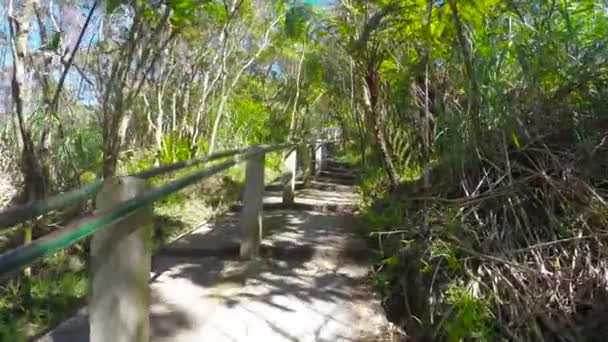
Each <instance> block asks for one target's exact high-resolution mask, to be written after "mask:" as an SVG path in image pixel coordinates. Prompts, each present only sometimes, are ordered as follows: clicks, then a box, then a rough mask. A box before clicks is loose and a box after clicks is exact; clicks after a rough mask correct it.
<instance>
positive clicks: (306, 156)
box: [298, 144, 312, 187]
mask: <svg viewBox="0 0 608 342" xmlns="http://www.w3.org/2000/svg"><path fill="white" fill-rule="evenodd" d="M298 149H299V151H298V155H299V157H300V160H301V162H302V182H303V183H304V187H307V186H308V185H310V181H311V178H312V157H311V155H312V153H311V152H312V150H311V148H310V146H309V145H308V144H302V145H300V146H298Z"/></svg>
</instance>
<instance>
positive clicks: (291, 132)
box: [289, 46, 306, 139]
mask: <svg viewBox="0 0 608 342" xmlns="http://www.w3.org/2000/svg"><path fill="white" fill-rule="evenodd" d="M305 51H306V48H305V46H303V47H302V53H301V54H300V61H299V62H298V71H297V72H296V95H295V98H294V100H293V109H292V111H291V122H290V123H289V138H290V139H294V138H295V136H296V114H297V112H298V101H299V99H300V78H301V76H302V64H304V56H305Z"/></svg>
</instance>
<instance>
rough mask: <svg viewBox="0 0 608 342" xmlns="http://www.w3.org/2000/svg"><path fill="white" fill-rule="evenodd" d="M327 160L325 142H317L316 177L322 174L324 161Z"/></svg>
mask: <svg viewBox="0 0 608 342" xmlns="http://www.w3.org/2000/svg"><path fill="white" fill-rule="evenodd" d="M324 162H325V144H324V143H317V144H316V145H315V178H318V177H319V176H320V175H321V171H322V170H323V166H324V165H323V163H324Z"/></svg>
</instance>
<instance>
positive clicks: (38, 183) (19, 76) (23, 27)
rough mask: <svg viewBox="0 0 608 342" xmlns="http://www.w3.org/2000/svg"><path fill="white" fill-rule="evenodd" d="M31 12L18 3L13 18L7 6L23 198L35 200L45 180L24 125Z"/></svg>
mask: <svg viewBox="0 0 608 342" xmlns="http://www.w3.org/2000/svg"><path fill="white" fill-rule="evenodd" d="M33 13H34V1H33V0H24V1H22V2H21V11H20V14H19V16H14V15H13V3H12V1H11V2H10V4H9V23H10V32H11V47H12V52H13V79H12V82H11V87H12V94H13V102H14V104H15V113H16V115H17V122H18V127H19V132H20V134H21V140H22V142H23V149H22V150H21V170H22V172H23V177H24V181H25V194H26V196H24V198H26V200H27V201H34V200H37V199H41V198H44V197H45V196H46V191H47V186H46V178H45V176H44V173H43V172H42V167H41V165H40V162H39V159H38V157H37V154H36V149H35V146H34V141H33V139H32V134H31V131H30V130H29V128H28V127H27V126H26V113H25V111H26V106H27V104H28V103H29V102H30V100H31V99H30V90H29V89H28V87H27V84H26V75H25V70H26V68H25V62H26V58H27V36H28V33H29V31H30V25H31V22H32V18H33Z"/></svg>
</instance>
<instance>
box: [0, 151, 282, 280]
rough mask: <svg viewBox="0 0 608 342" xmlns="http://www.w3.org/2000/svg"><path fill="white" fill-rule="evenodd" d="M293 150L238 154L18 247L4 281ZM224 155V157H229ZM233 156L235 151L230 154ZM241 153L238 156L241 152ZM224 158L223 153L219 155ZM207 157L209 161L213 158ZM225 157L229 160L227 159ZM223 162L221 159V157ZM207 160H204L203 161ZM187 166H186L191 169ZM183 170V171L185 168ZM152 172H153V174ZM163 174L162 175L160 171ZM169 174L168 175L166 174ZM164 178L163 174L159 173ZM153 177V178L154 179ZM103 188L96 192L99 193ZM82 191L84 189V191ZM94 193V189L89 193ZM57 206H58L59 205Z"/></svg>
mask: <svg viewBox="0 0 608 342" xmlns="http://www.w3.org/2000/svg"><path fill="white" fill-rule="evenodd" d="M289 146H291V144H282V145H277V146H268V147H252V148H247V149H244V152H243V150H241V153H239V154H237V155H236V156H234V157H233V158H231V159H230V160H228V161H225V162H222V163H220V164H217V165H214V166H210V167H208V168H204V169H202V170H199V171H195V172H193V173H191V174H188V175H186V176H184V177H182V178H180V179H177V180H174V181H171V182H169V183H167V184H165V185H162V186H160V187H158V188H155V189H152V190H150V191H148V192H146V193H144V194H141V195H139V196H136V197H134V198H132V199H130V200H127V201H124V202H122V203H120V204H119V205H117V206H116V207H114V208H113V209H112V210H109V211H106V212H101V213H96V214H94V215H92V216H91V217H89V218H87V219H84V220H82V221H80V222H77V223H73V224H71V225H69V226H67V227H65V228H62V229H60V230H58V231H56V232H53V233H51V234H49V235H46V236H44V237H42V238H40V239H38V240H36V241H34V242H32V243H30V244H27V245H24V246H21V247H17V248H15V249H12V250H10V251H8V252H5V253H3V254H1V255H0V277H4V276H6V275H8V274H11V273H12V272H15V271H17V270H19V269H21V268H24V267H26V266H27V265H29V264H30V263H32V262H33V261H35V260H36V259H38V258H40V257H42V256H45V255H48V254H50V253H53V252H56V251H58V250H60V249H63V248H66V247H69V246H71V245H72V244H74V243H76V242H77V241H79V240H81V239H83V238H85V237H87V236H89V235H91V234H93V233H95V232H96V231H98V230H99V229H102V228H103V227H106V226H108V225H110V224H112V223H115V222H117V221H119V220H122V219H124V218H125V217H127V216H129V215H131V214H133V213H135V212H136V211H137V210H138V209H141V208H143V207H145V206H148V205H151V204H152V203H154V202H155V201H156V200H158V199H160V198H162V197H165V196H167V195H169V194H171V193H174V192H176V191H179V190H181V189H183V188H185V187H187V186H189V185H192V184H193V183H195V182H197V181H200V180H202V179H204V178H207V177H210V176H212V175H214V174H217V173H219V172H221V171H224V170H226V169H229V168H231V167H233V166H235V165H237V164H239V163H241V162H243V161H245V160H247V159H249V158H251V157H254V156H256V155H259V154H263V153H269V152H274V151H277V150H281V149H284V148H286V147H289ZM228 152H229V151H227V152H223V153H228ZM230 152H232V151H230ZM237 153H238V152H237ZM218 154H221V153H218ZM210 157H211V156H209V157H206V158H210ZM224 157H225V156H224ZM218 158H219V157H218ZM201 159H204V158H201ZM191 165H192V164H190V165H185V166H191ZM185 166H182V167H185ZM150 171H152V170H150ZM158 172H160V171H158ZM165 172H168V171H165ZM159 174H160V173H159ZM150 177H152V176H150ZM98 189H99V188H97V189H96V191H97V190H98ZM81 190H82V189H81ZM87 190H89V191H90V189H87ZM55 205H57V204H55Z"/></svg>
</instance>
